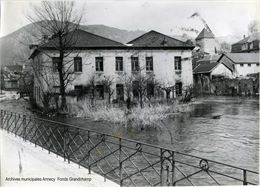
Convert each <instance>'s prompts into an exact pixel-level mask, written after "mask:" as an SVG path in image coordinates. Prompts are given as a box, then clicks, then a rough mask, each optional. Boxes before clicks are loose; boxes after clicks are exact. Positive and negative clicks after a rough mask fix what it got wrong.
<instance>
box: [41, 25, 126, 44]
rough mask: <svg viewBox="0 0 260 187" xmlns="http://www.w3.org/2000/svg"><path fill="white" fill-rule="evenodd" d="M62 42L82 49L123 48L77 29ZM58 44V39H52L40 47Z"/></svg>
mask: <svg viewBox="0 0 260 187" xmlns="http://www.w3.org/2000/svg"><path fill="white" fill-rule="evenodd" d="M64 41H67V42H68V41H69V43H70V44H71V45H72V46H73V47H74V48H83V47H124V46H125V45H124V44H122V43H119V42H117V41H114V40H111V39H108V38H105V37H102V36H98V35H95V34H92V33H90V32H86V31H83V30H81V29H78V30H76V31H74V32H71V33H68V35H67V36H65V37H64ZM56 43H58V39H57V38H54V39H52V40H50V41H49V42H47V43H45V44H43V45H41V46H40V47H41V48H53V47H55V46H56Z"/></svg>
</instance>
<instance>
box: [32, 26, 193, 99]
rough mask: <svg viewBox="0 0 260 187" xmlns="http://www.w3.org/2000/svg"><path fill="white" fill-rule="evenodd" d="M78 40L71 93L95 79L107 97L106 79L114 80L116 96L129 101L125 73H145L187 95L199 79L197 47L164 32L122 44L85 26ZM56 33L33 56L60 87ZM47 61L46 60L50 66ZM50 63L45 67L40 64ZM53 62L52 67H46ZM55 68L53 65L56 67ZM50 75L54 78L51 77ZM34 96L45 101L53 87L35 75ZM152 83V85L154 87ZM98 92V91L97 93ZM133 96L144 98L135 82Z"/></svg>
mask: <svg viewBox="0 0 260 187" xmlns="http://www.w3.org/2000/svg"><path fill="white" fill-rule="evenodd" d="M75 32H76V33H75V34H76V38H77V40H76V42H75V43H74V45H73V46H71V49H70V50H72V51H71V52H70V56H68V57H67V58H70V59H71V60H70V62H71V63H70V66H71V72H72V73H73V75H72V76H73V81H71V82H70V83H69V84H68V86H67V87H66V92H67V93H69V92H72V91H75V92H77V93H79V92H82V91H83V90H84V88H85V87H86V86H87V85H89V84H90V83H91V82H92V83H93V84H94V85H95V90H94V91H93V92H97V93H96V94H95V97H97V98H98V99H101V100H102V99H104V98H105V96H104V93H105V92H106V90H105V87H104V81H106V80H107V79H110V80H112V84H111V89H112V90H114V92H113V93H112V95H111V100H126V95H125V94H126V91H127V87H126V86H127V82H126V81H125V79H124V76H125V75H127V76H132V75H136V74H139V73H140V74H141V75H144V76H146V75H147V76H148V75H149V76H152V77H153V80H156V81H157V82H160V84H164V85H166V86H167V87H171V88H172V94H171V97H176V96H177V95H181V94H182V91H183V88H184V87H185V86H190V85H192V84H193V76H192V62H191V56H192V49H193V48H194V46H192V45H190V44H187V43H185V42H182V41H180V40H177V39H175V38H172V37H170V36H167V35H164V34H162V33H159V32H156V31H153V30H152V31H150V32H148V33H145V34H143V35H142V36H140V37H138V38H136V39H134V40H132V41H130V42H128V44H122V43H119V42H116V41H113V40H110V39H107V38H104V37H101V36H98V35H95V34H92V33H89V32H86V31H83V30H77V31H75ZM54 42H57V41H55V38H54V39H52V40H50V41H49V42H47V43H45V44H43V45H40V46H38V47H36V48H34V49H33V52H32V54H31V56H30V59H32V61H33V63H35V64H39V71H46V72H48V73H49V75H50V76H52V77H56V78H54V80H53V81H51V82H52V84H51V85H52V88H51V89H49V90H51V91H53V92H55V89H57V88H59V87H58V85H55V84H54V83H55V82H57V79H58V78H57V75H58V73H57V71H55V60H58V59H57V56H58V51H57V50H56V48H55V47H54ZM44 64H45V65H44ZM43 65H44V68H40V67H42V66H43ZM47 67H49V69H46V68H47ZM51 67H52V68H51ZM50 76H49V77H50ZM35 77H36V78H35V81H34V97H35V98H36V101H37V103H39V104H40V102H41V100H42V98H43V97H42V93H44V92H45V91H46V90H47V89H48V88H47V87H46V84H45V86H42V84H40V81H41V80H39V77H38V78H37V76H35ZM148 87H149V89H148ZM147 90H149V94H150V95H151V96H155V90H154V87H153V86H152V85H150V84H149V85H148V84H147ZM93 95H94V94H93ZM131 96H132V97H138V94H136V91H135V86H134V83H133V89H132V91H131Z"/></svg>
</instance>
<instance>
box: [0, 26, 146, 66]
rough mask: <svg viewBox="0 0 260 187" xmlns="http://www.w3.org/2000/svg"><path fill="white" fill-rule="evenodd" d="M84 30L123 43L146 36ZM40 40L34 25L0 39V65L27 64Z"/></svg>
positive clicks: (103, 29)
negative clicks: (30, 46) (33, 45)
mask: <svg viewBox="0 0 260 187" xmlns="http://www.w3.org/2000/svg"><path fill="white" fill-rule="evenodd" d="M80 28H81V29H82V30H85V31H88V32H91V33H94V34H97V35H100V36H103V37H106V38H109V39H112V40H115V41H118V42H121V43H127V42H128V41H130V40H132V39H134V38H136V37H138V36H140V35H142V34H144V33H145V32H144V31H127V30H122V29H117V28H114V27H108V26H105V25H81V26H80ZM37 38H40V36H39V32H38V31H37V29H36V27H35V25H34V24H28V25H26V26H24V27H22V28H20V29H18V30H17V31H15V32H13V33H10V34H9V35H7V36H5V37H2V38H0V64H3V65H10V64H25V63H26V62H27V61H28V57H29V54H30V50H29V47H28V46H29V45H30V44H32V43H38V41H37Z"/></svg>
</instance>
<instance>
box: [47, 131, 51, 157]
mask: <svg viewBox="0 0 260 187" xmlns="http://www.w3.org/2000/svg"><path fill="white" fill-rule="evenodd" d="M48 129H49V133H50V134H51V130H50V129H51V127H50V126H49V128H48ZM50 134H49V135H48V134H47V135H48V153H49V154H50V153H51V141H50Z"/></svg>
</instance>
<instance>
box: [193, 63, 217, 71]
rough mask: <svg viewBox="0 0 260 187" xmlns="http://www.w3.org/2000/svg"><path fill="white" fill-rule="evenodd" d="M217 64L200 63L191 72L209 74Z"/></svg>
mask: <svg viewBox="0 0 260 187" xmlns="http://www.w3.org/2000/svg"><path fill="white" fill-rule="evenodd" d="M218 64H219V62H212V63H202V64H199V65H198V66H197V67H195V69H194V70H193V73H194V74H197V73H210V72H211V71H212V70H213V68H214V67H216V66H217V65H218Z"/></svg>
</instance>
